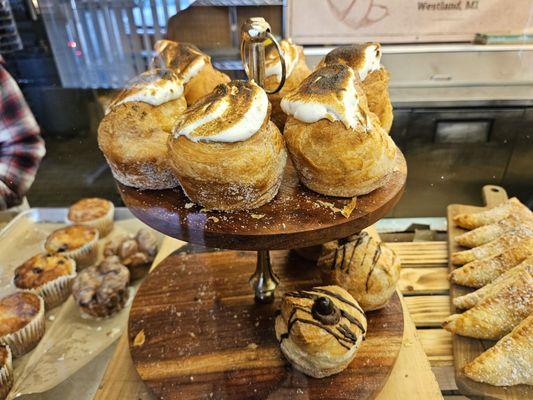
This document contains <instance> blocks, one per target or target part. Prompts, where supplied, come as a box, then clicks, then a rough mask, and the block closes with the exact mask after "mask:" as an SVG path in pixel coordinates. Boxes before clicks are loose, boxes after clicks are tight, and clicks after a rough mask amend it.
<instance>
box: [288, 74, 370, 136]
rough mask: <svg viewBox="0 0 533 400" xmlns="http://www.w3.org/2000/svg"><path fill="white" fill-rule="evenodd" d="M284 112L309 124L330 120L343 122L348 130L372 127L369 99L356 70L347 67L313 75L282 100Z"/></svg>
mask: <svg viewBox="0 0 533 400" xmlns="http://www.w3.org/2000/svg"><path fill="white" fill-rule="evenodd" d="M281 108H282V109H283V111H284V112H285V113H287V114H289V115H292V116H294V118H296V119H298V120H300V121H302V122H306V123H313V122H316V121H318V120H320V119H327V120H329V121H332V122H333V121H341V122H342V123H343V124H344V125H345V126H346V128H347V129H349V128H351V129H354V128H355V127H356V125H357V124H360V125H362V126H363V127H365V129H368V128H369V127H370V119H369V117H368V107H367V103H366V96H365V94H364V92H363V90H362V89H361V87H360V85H359V80H358V78H357V76H356V74H355V72H354V70H353V69H352V68H350V67H348V66H346V65H344V64H331V65H325V66H323V67H321V68H319V69H317V70H316V71H314V72H313V73H312V74H311V75H309V76H308V77H307V78H306V79H304V81H303V82H302V83H301V84H300V86H299V87H298V88H297V89H296V90H294V91H292V92H291V93H289V94H288V95H286V96H285V97H284V98H283V99H282V100H281Z"/></svg>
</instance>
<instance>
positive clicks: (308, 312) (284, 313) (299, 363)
mask: <svg viewBox="0 0 533 400" xmlns="http://www.w3.org/2000/svg"><path fill="white" fill-rule="evenodd" d="M366 328H367V322H366V317H365V314H364V312H363V310H362V309H361V307H360V306H359V305H358V304H357V302H356V301H355V300H354V298H353V297H352V296H351V295H350V294H349V293H348V292H347V291H346V290H344V289H343V288H341V287H338V286H324V287H315V288H312V289H310V290H298V291H294V292H287V293H285V296H284V297H283V300H282V302H281V310H280V313H279V315H278V316H277V318H276V338H277V339H278V341H279V343H280V347H281V351H282V353H283V354H284V355H285V357H286V358H287V359H288V360H289V361H290V363H291V364H292V365H293V367H294V368H296V369H298V370H299V371H302V372H303V373H304V374H306V375H309V376H312V377H314V378H323V377H326V376H329V375H333V374H337V373H339V372H341V371H342V370H344V369H345V368H346V367H347V366H348V364H350V362H351V361H352V360H353V359H354V357H355V354H356V351H357V348H358V347H359V345H360V344H361V342H362V341H363V340H364V337H365V334H366Z"/></svg>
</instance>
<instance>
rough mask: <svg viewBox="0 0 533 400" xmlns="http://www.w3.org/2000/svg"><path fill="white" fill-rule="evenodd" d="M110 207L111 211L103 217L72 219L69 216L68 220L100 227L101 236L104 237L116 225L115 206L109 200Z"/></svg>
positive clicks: (73, 222)
mask: <svg viewBox="0 0 533 400" xmlns="http://www.w3.org/2000/svg"><path fill="white" fill-rule="evenodd" d="M109 204H110V206H111V207H110V208H109V211H108V212H107V213H106V214H105V215H104V216H102V217H100V218H96V219H93V220H90V221H83V222H78V221H71V220H70V219H69V218H68V216H67V222H68V223H69V224H78V225H85V226H90V227H91V228H96V229H98V233H99V234H100V237H101V238H103V237H104V236H107V235H108V234H109V233H110V232H111V231H112V230H113V225H114V219H115V206H114V204H113V203H111V202H109Z"/></svg>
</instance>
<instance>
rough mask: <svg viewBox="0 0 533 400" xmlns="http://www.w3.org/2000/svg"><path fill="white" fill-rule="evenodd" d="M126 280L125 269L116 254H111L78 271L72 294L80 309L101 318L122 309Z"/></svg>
mask: <svg viewBox="0 0 533 400" xmlns="http://www.w3.org/2000/svg"><path fill="white" fill-rule="evenodd" d="M129 281H130V272H129V270H128V269H127V268H126V267H125V266H124V265H122V264H121V263H120V259H119V258H118V257H117V256H111V257H107V258H106V259H105V260H104V261H102V262H101V263H100V264H98V265H94V266H92V267H89V268H86V269H84V270H83V271H81V272H80V273H79V274H78V276H77V277H76V279H75V281H74V284H73V286H72V295H73V296H74V300H75V301H76V303H77V304H78V306H79V307H80V309H81V311H83V312H84V313H86V314H88V315H90V316H93V317H101V318H105V317H109V316H111V315H113V314H115V313H117V312H118V311H120V310H122V309H123V308H124V305H125V304H126V301H127V300H128V283H129Z"/></svg>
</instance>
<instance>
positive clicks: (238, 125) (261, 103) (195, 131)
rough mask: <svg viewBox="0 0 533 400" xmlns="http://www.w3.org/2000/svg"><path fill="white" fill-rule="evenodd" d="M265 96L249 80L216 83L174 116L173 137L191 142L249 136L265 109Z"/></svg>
mask: <svg viewBox="0 0 533 400" xmlns="http://www.w3.org/2000/svg"><path fill="white" fill-rule="evenodd" d="M268 104H269V103H268V97H267V95H266V93H265V91H264V90H263V89H262V88H261V87H259V86H257V85H256V84H255V83H254V82H253V81H252V82H246V81H239V80H236V81H231V82H229V83H227V84H226V83H223V84H220V85H218V86H217V87H216V88H215V90H213V91H212V92H211V93H210V94H208V95H207V96H205V97H203V98H202V99H200V100H198V101H197V102H196V103H194V104H193V105H192V107H190V108H188V109H187V111H185V112H184V113H183V114H182V115H181V116H180V117H179V118H178V120H177V122H176V127H175V129H174V137H175V138H177V137H179V136H185V137H187V138H188V139H190V140H192V141H193V142H200V141H202V142H238V141H243V140H246V139H248V138H250V137H252V136H253V135H254V134H255V133H256V132H257V131H258V130H259V129H260V128H261V126H262V125H263V123H264V121H265V118H266V117H267V113H268Z"/></svg>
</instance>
